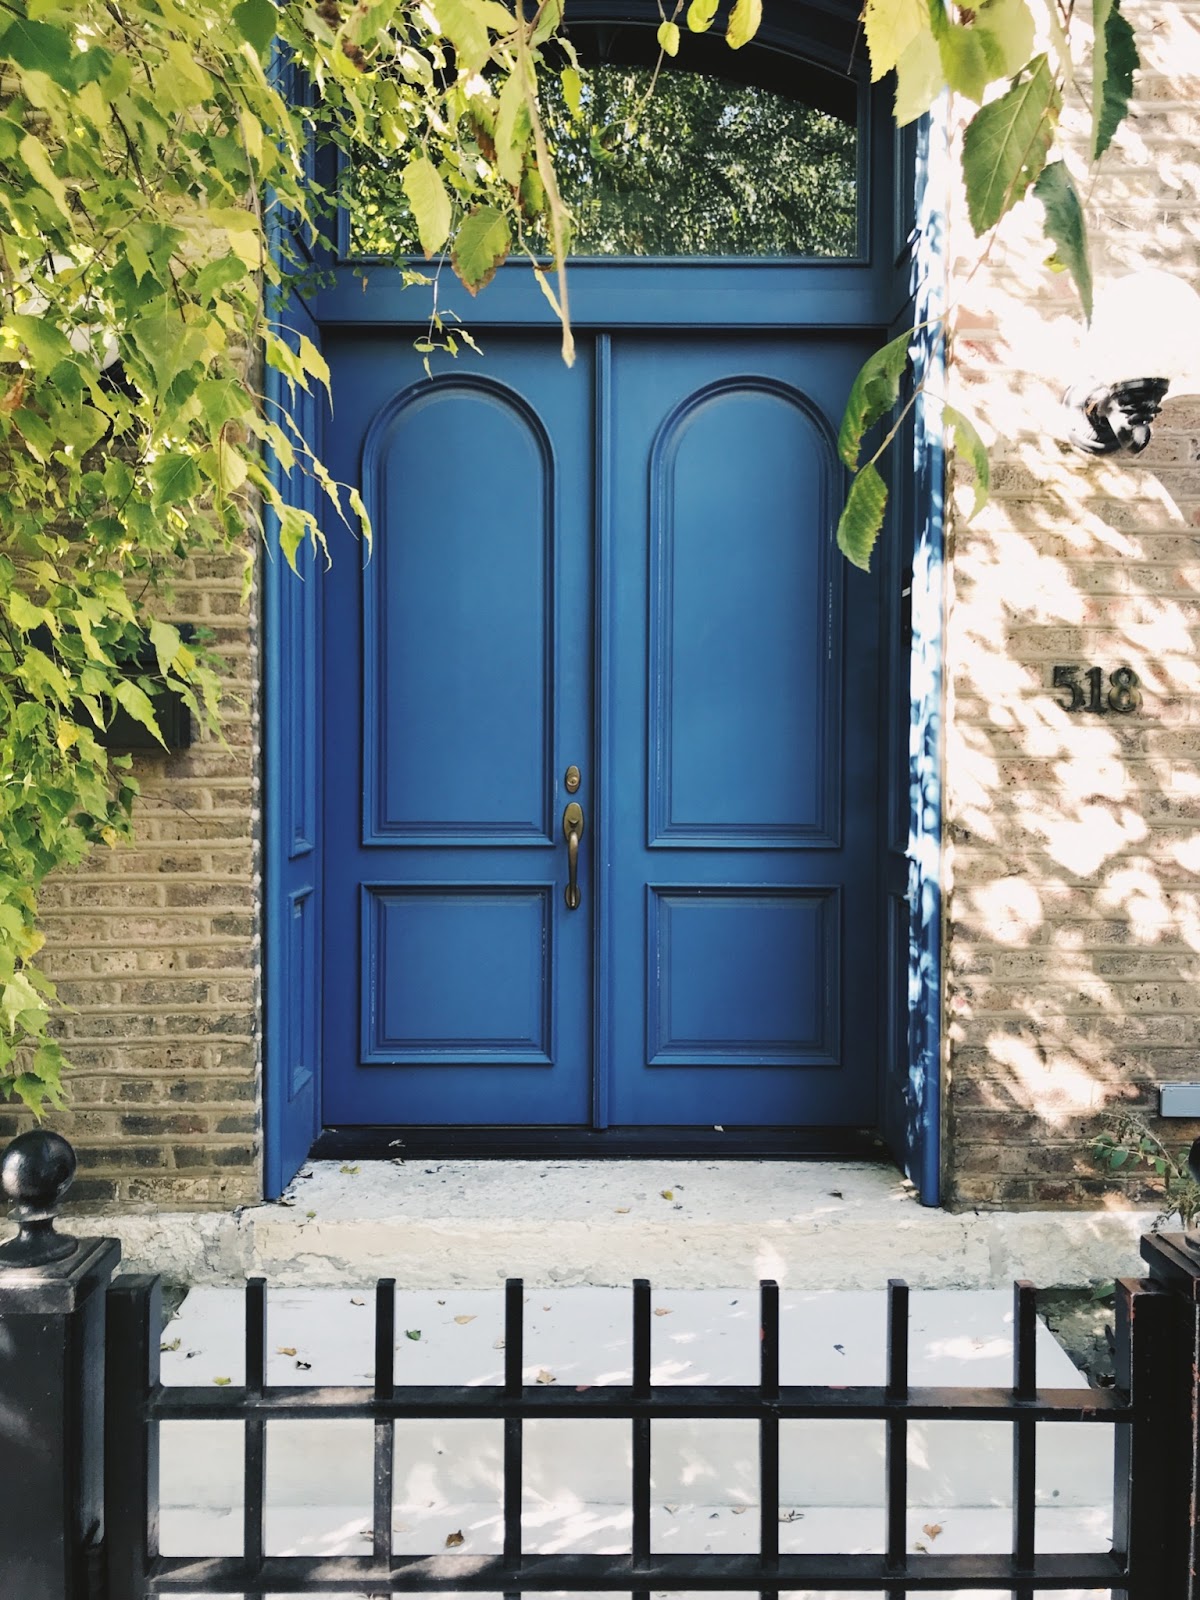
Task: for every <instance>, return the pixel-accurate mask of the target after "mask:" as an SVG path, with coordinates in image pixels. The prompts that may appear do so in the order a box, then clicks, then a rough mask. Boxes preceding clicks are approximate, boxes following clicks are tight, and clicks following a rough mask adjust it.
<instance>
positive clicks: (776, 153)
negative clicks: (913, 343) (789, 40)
mask: <svg viewBox="0 0 1200 1600" xmlns="http://www.w3.org/2000/svg"><path fill="white" fill-rule="evenodd" d="M572 37H573V39H574V40H575V42H576V44H577V47H578V48H579V50H580V55H581V57H582V59H583V61H584V64H585V72H584V83H583V91H582V97H581V104H580V108H579V113H578V115H573V114H572V112H571V110H570V109H569V108H568V105H567V103H566V100H565V98H564V95H563V91H562V86H561V83H560V80H559V79H558V77H557V76H555V75H548V76H547V79H546V81H545V83H544V86H543V89H542V93H541V110H542V117H543V121H544V124H545V127H546V133H547V138H548V143H549V145H550V147H551V149H552V151H553V155H554V162H555V169H556V172H557V176H558V181H559V186H560V189H561V192H562V197H563V199H564V201H565V202H566V204H567V206H568V207H569V209H570V211H571V214H572V217H573V220H574V232H573V237H572V244H571V254H572V256H575V257H580V256H593V257H596V256H599V257H613V256H626V257H628V256H633V257H655V256H658V257H663V256H666V257H678V256H690V257H697V256H699V257H734V256H740V257H774V258H780V257H784V258H787V257H791V258H808V259H826V260H829V259H834V260H836V259H842V260H845V259H847V258H853V257H855V256H857V255H858V254H859V228H858V215H859V209H860V208H859V127H858V124H859V104H860V97H859V94H858V89H857V85H856V84H855V83H854V81H853V80H852V79H850V78H848V77H841V76H840V75H838V74H835V73H832V72H830V71H829V70H827V69H825V68H820V67H814V66H812V65H811V64H809V63H806V62H800V61H798V60H797V59H795V58H789V57H785V56H782V55H781V54H779V53H778V52H775V51H770V50H766V49H760V50H758V51H754V50H753V49H751V50H750V51H743V52H739V57H738V58H734V57H733V56H732V54H731V53H730V52H728V51H726V54H725V58H724V59H723V58H722V57H721V56H720V55H719V54H718V53H717V52H715V51H714V50H713V49H712V48H711V46H710V45H709V41H707V40H705V41H704V45H705V46H707V48H705V49H704V50H703V51H702V55H701V63H700V64H701V65H702V68H703V70H692V69H691V65H690V64H689V62H688V61H687V60H686V59H685V58H686V57H687V54H688V49H689V45H693V46H695V45H698V44H699V43H700V41H693V40H688V39H686V38H685V40H684V44H683V48H682V51H681V55H680V58H679V60H678V61H676V62H671V61H669V60H666V59H664V60H663V61H662V62H660V63H658V64H656V62H655V59H654V57H655V56H656V54H657V52H656V51H652V50H651V49H649V48H648V41H647V36H646V30H644V29H636V30H635V29H623V30H619V32H618V33H617V34H616V35H615V36H614V35H613V34H612V32H611V31H610V32H609V33H608V34H607V35H606V34H605V33H604V31H603V30H599V29H596V30H576V31H575V32H574V33H573V35H572ZM649 41H650V42H652V41H653V34H650V35H649ZM714 42H715V41H714ZM614 56H618V57H620V58H622V59H613V57H614ZM639 56H641V57H646V58H647V59H638V57H639ZM735 60H736V64H735ZM722 66H725V68H726V70H725V71H721V70H714V68H717V69H719V68H720V67H722ZM733 72H737V73H738V74H739V76H733V75H731V74H732V73H733ZM486 144H487V141H486V138H484V139H483V140H482V148H481V149H480V152H479V155H480V159H482V160H487V159H488V156H489V152H488V150H487V148H486ZM405 160H406V152H404V151H401V152H399V153H397V154H396V155H395V156H387V155H383V154H380V155H377V156H373V157H371V158H370V159H369V161H366V160H359V161H358V162H357V164H356V165H355V167H354V168H353V169H352V171H351V172H350V173H348V174H347V177H348V183H347V190H346V202H347V210H348V221H349V254H350V256H352V257H357V258H359V259H361V258H363V257H375V258H379V257H384V258H395V257H396V256H397V255H417V254H419V247H418V245H417V239H416V228H415V226H414V223H413V219H412V214H411V212H410V210H409V207H408V203H407V201H406V199H405V196H404V193H403V189H402V187H401V176H402V173H403V170H404V165H405ZM540 230H541V225H540V224H539V223H538V222H535V223H533V224H531V225H530V228H529V232H528V236H527V238H526V240H525V243H526V244H527V245H528V246H529V247H530V248H531V249H532V250H534V251H535V252H545V251H546V248H547V239H546V237H545V235H544V233H543V232H542V231H540Z"/></svg>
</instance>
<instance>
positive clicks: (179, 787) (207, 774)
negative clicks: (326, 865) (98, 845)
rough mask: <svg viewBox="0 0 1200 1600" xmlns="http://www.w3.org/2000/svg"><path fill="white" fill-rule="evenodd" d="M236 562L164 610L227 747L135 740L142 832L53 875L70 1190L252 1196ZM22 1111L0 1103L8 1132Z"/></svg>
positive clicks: (248, 737)
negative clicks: (215, 685)
mask: <svg viewBox="0 0 1200 1600" xmlns="http://www.w3.org/2000/svg"><path fill="white" fill-rule="evenodd" d="M241 575H242V569H241V562H240V560H237V559H236V558H235V559H232V560H215V559H212V560H203V561H197V562H195V563H194V564H193V565H192V566H191V567H190V568H189V570H188V571H187V572H186V573H184V574H183V575H182V577H181V578H180V580H179V581H178V582H177V584H176V586H175V587H176V603H175V605H174V607H173V611H172V614H173V615H175V616H177V617H178V618H179V619H181V620H186V621H189V622H194V623H197V624H198V625H201V626H203V627H204V628H206V629H208V630H210V631H211V632H212V634H213V635H214V640H215V647H216V648H217V649H219V650H220V652H221V653H222V655H223V657H224V659H225V661H226V662H227V663H228V668H229V684H228V693H227V698H226V702H225V708H224V740H225V743H224V746H222V744H221V743H220V742H218V741H215V740H213V739H210V738H206V739H202V740H198V741H197V742H196V743H195V744H193V745H192V747H191V749H190V750H187V751H184V752H182V753H180V754H178V755H171V756H167V755H141V756H138V757H137V758H136V761H135V770H136V773H137V777H138V780H139V782H140V783H141V786H142V796H141V800H140V802H139V803H138V810H137V813H136V815H137V826H136V835H137V837H136V843H134V844H132V845H129V846H123V847H121V848H119V849H117V850H115V851H107V850H102V849H96V850H94V851H93V852H92V853H91V855H90V856H89V858H88V859H87V861H86V862H85V863H84V864H83V865H82V867H80V868H79V869H77V870H75V871H73V872H71V873H64V874H62V875H61V876H60V877H58V878H57V879H56V880H55V881H53V882H51V883H50V884H48V885H47V887H46V890H45V894H44V904H45V906H46V915H45V928H46V932H47V935H48V944H47V949H46V951H45V953H44V954H45V966H46V969H47V971H48V972H49V974H50V975H51V976H52V977H53V978H54V979H55V980H56V982H57V983H58V986H59V995H60V998H61V999H62V1000H63V1001H64V1002H65V1003H66V1004H67V1005H68V1006H70V1007H71V1008H72V1009H71V1010H70V1011H69V1012H68V1013H67V1014H66V1015H65V1017H64V1018H63V1022H62V1028H61V1032H62V1034H63V1036H64V1046H65V1048H66V1050H67V1053H68V1055H69V1056H70V1059H71V1061H72V1062H73V1063H74V1070H73V1071H72V1072H71V1073H70V1075H69V1093H70V1108H69V1110H68V1111H66V1112H63V1113H57V1114H55V1115H54V1116H53V1117H52V1118H51V1119H50V1122H51V1125H52V1126H54V1127H57V1128H59V1129H61V1130H62V1131H63V1132H64V1133H66V1134H67V1135H68V1137H69V1138H70V1139H71V1140H72V1142H73V1143H74V1144H75V1146H76V1148H77V1150H78V1153H79V1160H80V1176H79V1178H78V1179H77V1181H76V1184H75V1186H74V1189H73V1191H72V1197H73V1198H74V1199H77V1200H79V1201H82V1202H91V1203H104V1202H114V1201H115V1202H119V1203H121V1204H122V1205H124V1206H128V1207H137V1206H144V1207H147V1208H152V1207H158V1206H187V1207H193V1206H215V1207H229V1206H233V1205H238V1204H242V1203H244V1202H246V1201H249V1200H253V1199H256V1198H257V1197H258V1196H259V1195H260V1194H261V1181H262V1180H261V1172H260V1143H261V1140H260V1133H259V1115H258V1077H259V1073H258V1063H259V1054H260V1052H259V1023H258V1018H259V1004H258V997H259V964H258V885H259V842H258V841H259V831H260V830H259V799H258V753H257V752H258V735H257V729H258V722H257V703H256V681H257V673H258V654H257V626H256V619H255V617H254V615H253V608H252V607H251V608H249V609H247V608H246V607H244V606H243V605H242V604H241V602H240V598H239V596H240V589H241ZM27 1125H28V1118H25V1117H22V1116H19V1115H18V1114H17V1113H16V1112H14V1111H0V1132H3V1133H8V1132H15V1131H16V1130H17V1129H18V1127H24V1126H27Z"/></svg>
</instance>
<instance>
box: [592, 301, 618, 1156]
mask: <svg viewBox="0 0 1200 1600" xmlns="http://www.w3.org/2000/svg"><path fill="white" fill-rule="evenodd" d="M594 381H595V406H596V424H595V437H596V443H595V460H596V469H595V471H596V478H595V486H596V488H595V494H596V499H595V517H596V526H595V541H596V554H595V568H594V578H593V582H594V583H595V586H596V593H595V598H594V603H593V606H592V611H593V615H594V617H595V623H594V627H595V634H594V637H593V641H592V643H593V651H594V663H593V673H592V694H593V697H594V698H593V708H594V709H593V716H592V721H593V724H594V725H595V729H596V739H595V745H594V747H593V749H592V794H593V796H594V804H595V808H596V823H597V827H598V830H599V831H598V832H597V833H596V834H595V837H596V838H597V839H604V840H608V839H611V838H612V819H613V796H612V786H611V784H610V782H609V778H608V772H607V766H606V763H605V762H604V760H603V759H602V756H603V754H604V752H605V751H608V750H611V749H612V742H611V741H612V720H613V706H614V704H615V703H616V682H615V677H614V665H613V660H612V649H611V644H610V640H611V637H612V633H611V618H612V616H613V614H614V613H615V611H616V604H617V602H616V586H617V574H616V561H615V559H614V536H613V524H612V496H611V493H610V486H611V484H612V481H613V478H612V451H613V414H612V412H613V389H612V340H611V338H610V337H609V336H608V334H606V333H600V334H597V335H596V354H595V380H594ZM596 708H598V712H597V709H596ZM612 877H613V874H612V858H611V856H609V855H608V853H607V852H606V851H603V850H600V851H597V852H596V862H595V868H594V878H595V883H596V889H595V893H594V894H593V895H592V903H593V905H594V908H595V910H594V914H593V923H592V941H593V944H592V948H593V949H594V951H595V958H594V960H593V962H592V966H593V969H594V972H595V980H594V987H593V994H592V1000H593V1009H592V1036H593V1040H594V1047H593V1050H592V1126H593V1127H595V1128H607V1127H608V1111H609V1087H610V1085H609V1074H608V1063H609V1061H610V1060H611V1059H612V1056H611V1048H612V1039H611V1015H612V1008H611V1005H610V995H609V987H608V986H610V985H611V984H612V983H613V981H614V977H615V965H614V960H613V955H614V948H615V947H614V945H613V919H612V910H611V907H612Z"/></svg>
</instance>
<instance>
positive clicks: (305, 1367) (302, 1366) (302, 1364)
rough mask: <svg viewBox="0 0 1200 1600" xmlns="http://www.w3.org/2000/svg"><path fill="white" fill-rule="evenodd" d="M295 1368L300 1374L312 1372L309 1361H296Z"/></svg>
mask: <svg viewBox="0 0 1200 1600" xmlns="http://www.w3.org/2000/svg"><path fill="white" fill-rule="evenodd" d="M296 1366H297V1367H298V1368H299V1370H300V1371H301V1372H311V1371H312V1362H311V1361H297V1363H296Z"/></svg>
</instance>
